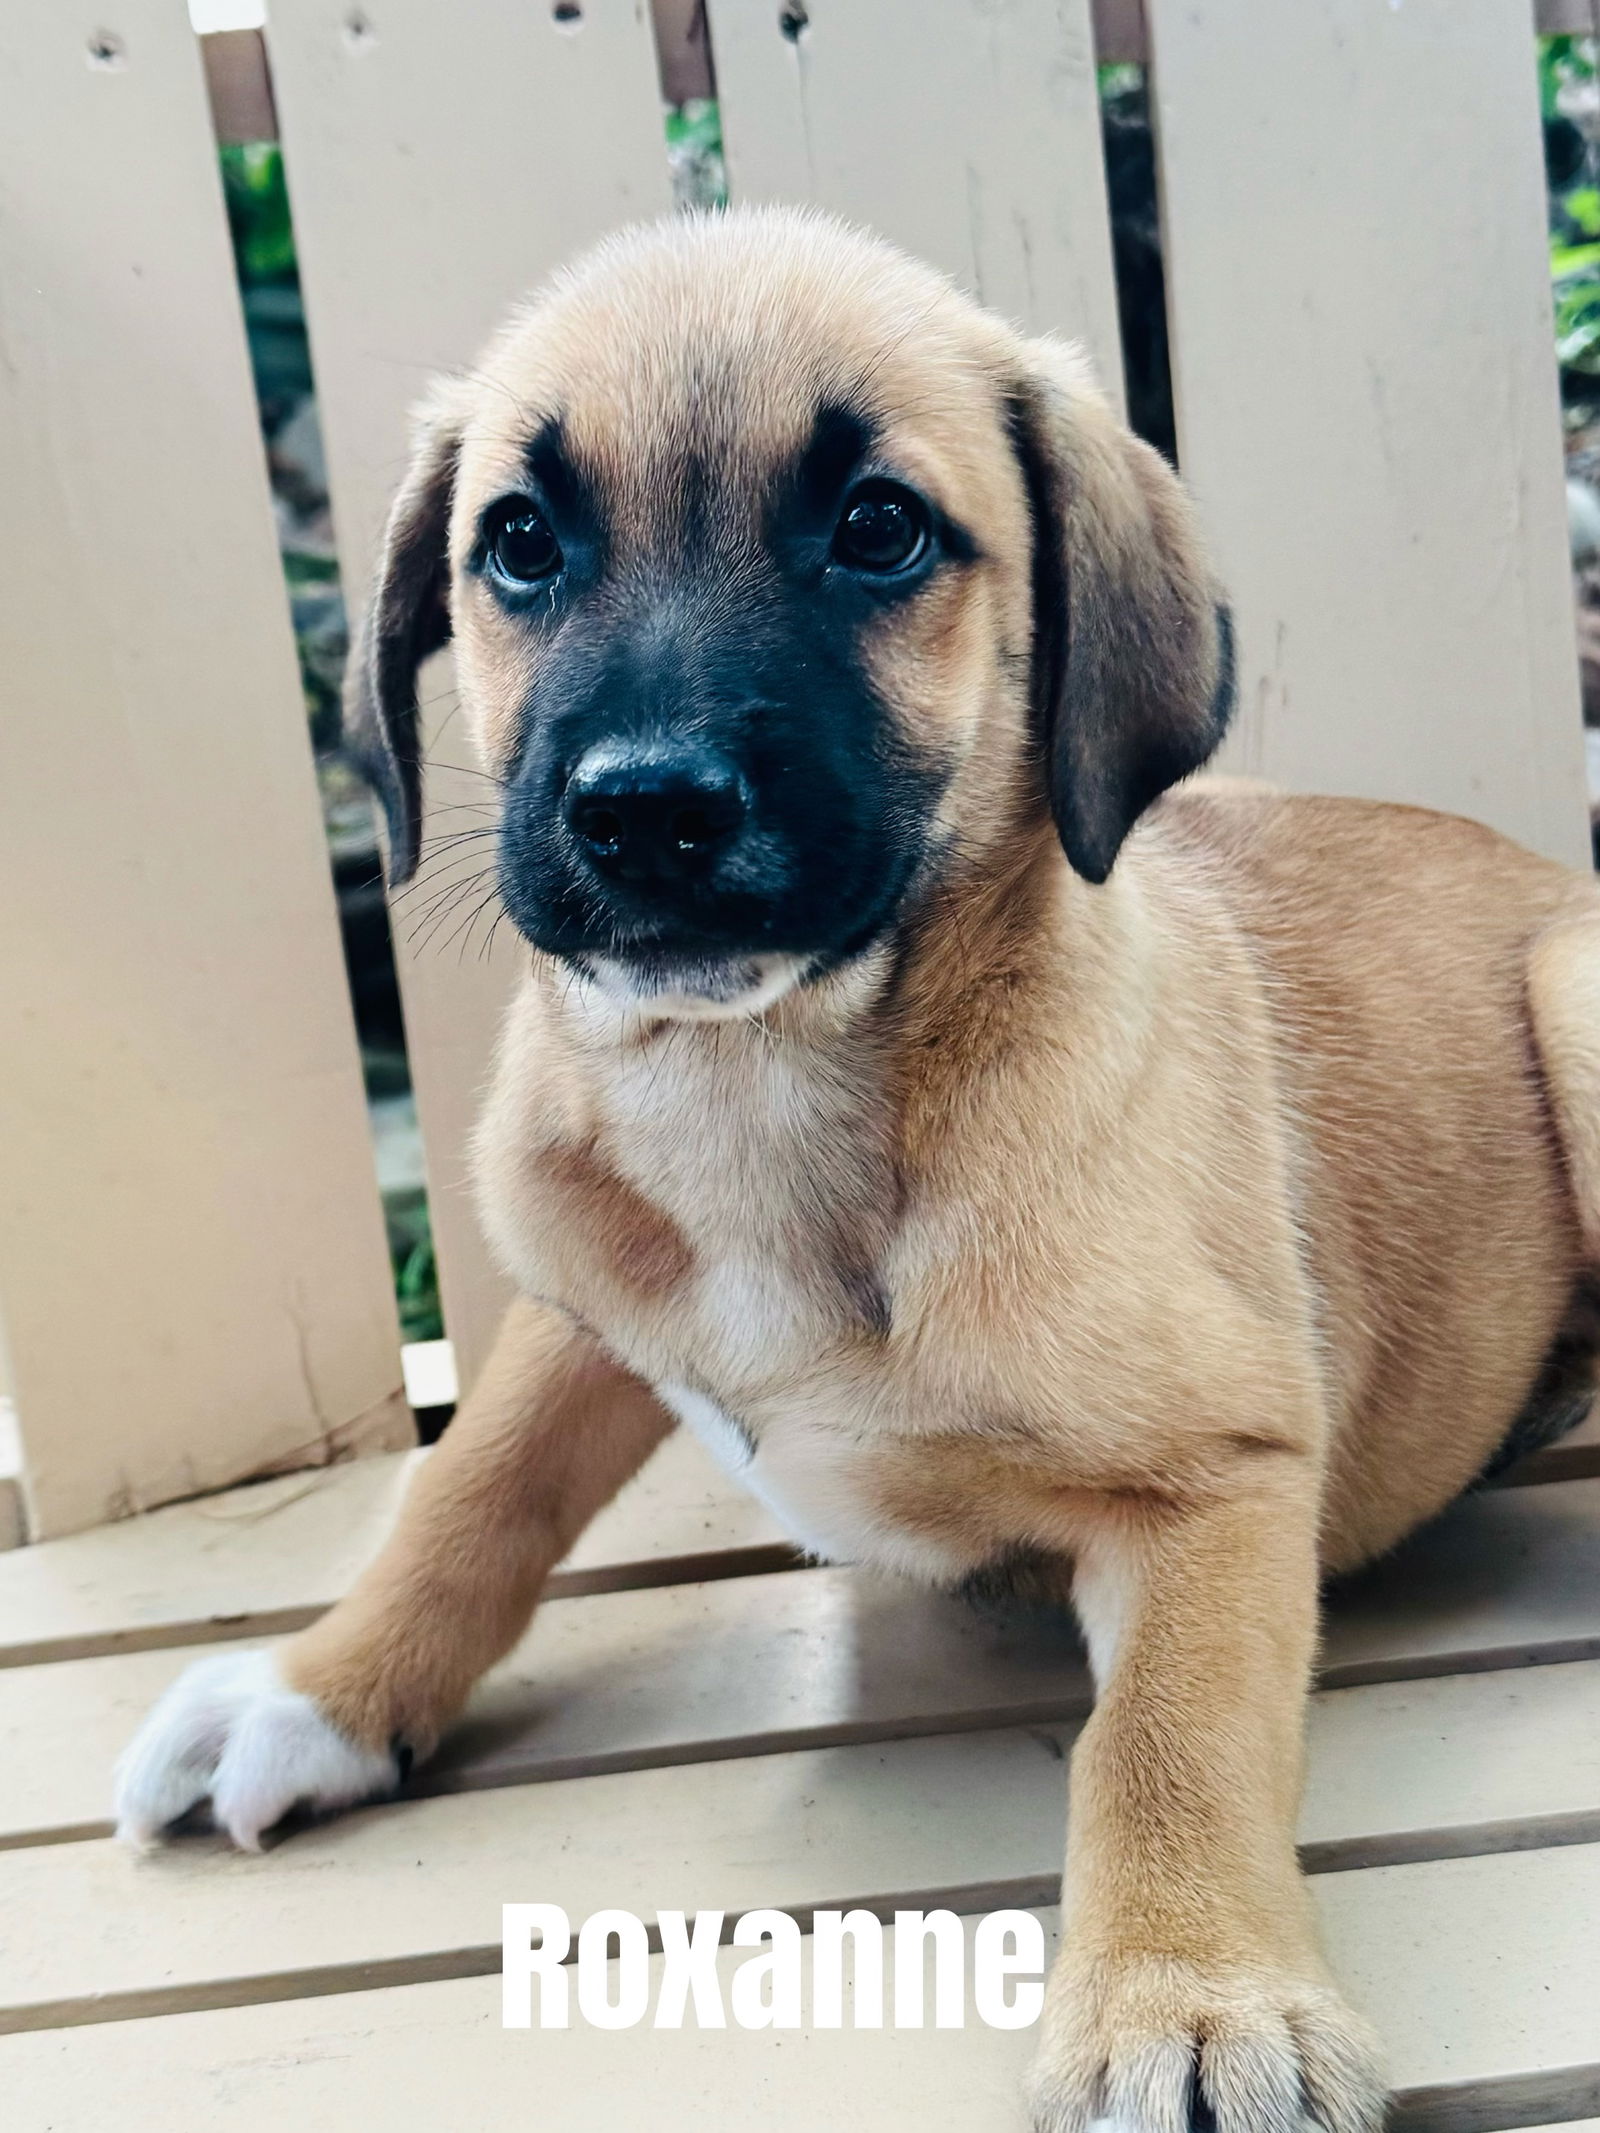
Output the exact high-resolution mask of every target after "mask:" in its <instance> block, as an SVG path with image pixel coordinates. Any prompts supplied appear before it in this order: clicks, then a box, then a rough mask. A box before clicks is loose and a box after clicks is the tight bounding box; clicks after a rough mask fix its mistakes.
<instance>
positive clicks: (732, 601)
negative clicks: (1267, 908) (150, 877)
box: [350, 211, 1231, 1014]
mask: <svg viewBox="0 0 1600 2133" xmlns="http://www.w3.org/2000/svg"><path fill="white" fill-rule="evenodd" d="M449 637H453V639H454V643H455V652H456V660H457V668H458V676H459V681H460V687H461V695H462V703H463V708H464V713H465V716H466V718H467V720H468V722H469V724H470V727H471V730H472V733H473V735H474V739H475V742H476V745H477V747H478V749H479V751H480V754H481V757H482V759H483V761H484V763H485V765H486V767H488V768H489V769H490V770H492V771H493V772H494V773H495V774H496V776H497V777H498V778H499V779H500V780H501V781H502V783H503V789H504V801H505V809H504V820H503V827H502V838H501V876H502V889H503V895H504V900H505V903H506V906H507V909H508V911H509V913H510V915H511V917H512V918H513V920H514V921H515V923H516V924H517V925H518V927H519V928H520V929H521V931H522V932H523V933H524V934H525V935H526V936H527V938H528V939H529V940H530V941H531V942H533V944H534V945H535V946H536V947H538V948H540V949H542V950H544V951H546V952H548V953H550V954H552V955H555V956H559V957H562V958H564V959H566V960H567V961H569V962H571V963H573V964H575V965H577V966H578V967H579V968H581V969H583V970H584V971H586V972H587V973H589V974H590V975H591V976H594V977H596V978H598V979H599V980H600V981H601V982H602V983H603V984H604V985H605V986H606V987H607V988H608V989H610V990H611V991H613V992H616V993H618V994H621V995H623V996H625V997H627V998H629V999H631V1000H635V1001H638V1002H639V1003H641V1004H650V1005H651V1006H652V1007H653V1008H655V1009H656V1011H659V1012H678V1013H684V1014H692V1013H731V1012H744V1011H748V1010H749V1009H750V1008H751V1007H752V1006H755V1005H760V1004H762V1003H764V1002H765V1001H767V1000H770V999H772V998H775V997H776V996H777V995H778V993H780V992H781V991H783V990H784V989H786V988H787V987H788V986H789V985H791V984H794V983H798V982H804V981H806V980H808V979H811V978H815V977H817V976H819V975H820V974H822V973H824V972H826V971H828V970H830V969H833V968H835V967H837V966H838V965H839V964H840V963H842V962H845V961H847V960H849V959H850V958H852V957H854V956H856V955H859V954H860V953H862V952H863V951H864V950H865V949H867V948H868V947H870V946H871V945H873V944H874V943H876V942H878V941H880V940H882V939H883V938H884V937H885V936H887V935H888V934H889V933H891V932H892V931H893V930H894V929H895V928H896V926H897V925H898V924H900V923H901V922H902V921H903V920H904V919H905V918H906V917H907V916H908V914H909V912H910V909H911V907H912V906H914V904H915V903H916V901H917V900H918V899H919V898H920V897H922V896H923V895H925V894H926V893H927V891H928V889H929V887H930V885H931V884H933V883H934V882H937V881H940V880H949V879H955V878H957V877H958V876H959V873H960V870H961V869H962V868H963V867H965V866H970V865H972V864H974V863H982V862H984V861H985V860H992V859H993V858H995V857H997V856H1003V854H1004V851H1005V848H1006V847H1007V846H1008V845H1009V844H1012V843H1014V842H1016V841H1017V840H1019V839H1023V838H1026V837H1028V836H1029V835H1030V832H1032V831H1033V830H1034V828H1035V827H1036V825H1037V824H1038V822H1040V821H1042V820H1044V819H1045V813H1046V810H1048V811H1049V814H1050V815H1053V817H1054V821H1055V824H1056V827H1057V829H1058V831H1059V834H1060V840H1061V844H1062V847H1063V848H1064V850H1065V853H1066V857H1067V859H1068V860H1069V861H1070V862H1071V864H1072V866H1073V867H1075V868H1076V869H1077V871H1078V872H1079V873H1080V874H1081V875H1083V876H1084V877H1085V878H1086V879H1087V880H1089V881H1091V882H1097V883H1098V882H1101V881H1103V880H1104V879H1105V877H1106V875H1107V874H1108V873H1109V871H1110V869H1111V866H1112V863H1113V861H1114V860H1115V858H1116V855H1117V852H1118V849H1119V847H1120V846H1121V844H1122V842H1123V840H1124V838H1125V837H1126V836H1127V834H1128V831H1129V830H1130V829H1131V827H1132V826H1133V823H1134V822H1135V820H1136V819H1137V817H1138V816H1139V814H1140V813H1141V812H1142V811H1143V809H1144V808H1145V807H1146V806H1148V804H1149V803H1150V801H1151V800H1153V799H1154V798H1155V796H1156V795H1157V794H1158V793H1160V792H1161V791H1162V790H1163V789H1164V788H1165V787H1166V786H1168V785H1170V784H1172V783H1173V782H1174V780H1176V779H1178V778H1181V777H1183V776H1185V775H1186V774H1187V773H1188V772H1189V771H1192V770H1194V769H1196V768H1197V767H1198V766H1199V765H1200V764H1201V763H1202V762H1203V761H1204V760H1205V758H1206V757H1207V756H1208V755H1209V754H1210V753H1211V750H1212V749H1213V747H1214V746H1215V745H1216V743H1217V740H1218V739H1219V737H1220V735H1221V732H1222V729H1223V726H1224V724H1225V722H1226V717H1227V712H1228V708H1229V700H1230V696H1231V650H1230V643H1229V633H1228V624H1227V619H1226V613H1225V611H1224V610H1223V609H1222V608H1221V606H1220V605H1219V603H1218V599H1217V596H1216V592H1215V589H1214V586H1213V584H1212V581H1211V577H1210V572H1209V570H1208V568H1207V565H1206V563H1205V560H1204V557H1203V555H1202V553H1201V551H1200V548H1199V546H1198V543H1197V540H1196V536H1195V534H1194V531H1193V528H1192V526H1191V523H1190V517H1189V511H1188V507H1187V504H1186V502H1185V499H1184V497H1183V494H1182V491H1181V490H1180V489H1179V487H1178V484H1177V482H1176V481H1175V479H1174V478H1173V476H1172V475H1171V473H1170V472H1169V471H1168V469H1167V468H1166V466H1165V464H1164V463H1163V462H1162V461H1161V460H1160V459H1159V458H1158V457H1157V455H1156V454H1154V453H1153V452H1151V451H1150V450H1148V449H1147V448H1146V447H1145V446H1143V445H1141V444H1139V443H1138V442H1137V441H1136V440H1135V439H1134V438H1132V437H1131V436H1130V435H1129V434H1128V432H1127V431H1126V430H1125V429H1123V427H1122V426H1121V425H1120V423H1118V422H1117V420H1116V419H1115V417H1114V416H1113V415H1112V413H1111V412H1110V410H1109V408H1108V406H1107V404H1106V403H1105V401H1104V400H1103V399H1102V398H1101V396H1100V395H1099V394H1098V393H1097V392H1096V390H1095V389H1094V387H1093V386H1092V384H1091V383H1090V382H1089V380H1088V377H1087V374H1086V372H1085V371H1084V369H1083V367H1082V365H1081V363H1080V361H1079V359H1078V358H1077V356H1076V355H1075V354H1074V353H1073V352H1072V351H1071V350H1070V349H1067V348H1065V347H1062V346H1060V345H1058V344H1056V343H1052V342H1044V341H1029V340H1026V339H1024V338H1022V337H1021V336H1020V335H1018V334H1017V333H1015V332H1014V331H1012V330H1011V329H1010V328H1009V327H1007V326H1005V325H1004V324H1002V323H1001V322H1000V321H998V320H997V319H994V318H992V317H991V316H989V315H988V314H987V313H985V312H983V311H981V310H980V309H978V307H977V306H975V305H973V304H971V303H970V302H968V301H967V300H966V299H965V298H963V297H961V296H960V295H959V294H958V293H957V292H956V291H955V290H954V289H953V288H952V287H951V286H950V285H949V284H948V283H947V282H946V281H944V280H943V279H942V278H941V277H939V276H938V275H936V274H934V273H932V272H931V271H929V270H928V269H926V268H923V267H919V266H917V265H915V264H913V263H912V262H911V261H909V260H907V259H905V258H904V257H902V256H901V255H900V254H899V253H897V252H895V251H893V250H892V249H891V248H889V247H888V246H886V245H883V244H880V243H877V242H875V241H873V240H871V239H869V238H866V237H863V236H860V235H858V234H856V233H854V232H851V231H848V230H845V229H843V228H841V227H839V226H838V225H836V224H834V223H831V222H828V221H825V220H823V219H821V218H818V217H813V216H807V215H800V214H794V213H787V212H779V211H755V212H747V213H742V214H732V215H727V216H723V217H719V218H715V219H707V220H701V221H678V222H673V223H670V224H667V225H664V226H662V227H659V228H656V229H650V230H644V231H637V232H632V233H629V234H628V235H625V236H623V237H620V238H617V239H615V240H613V241H612V242H610V243H609V244H607V245H605V246H603V247H602V248H601V249H600V250H599V251H598V252H596V253H594V254H593V255H591V256H590V258H589V259H587V260H586V261H585V262H583V263H582V264H581V265H579V266H578V267H577V268H576V269H575V270H573V271H572V272H571V273H569V274H567V275H566V276H565V277H563V278H562V279H561V280H559V281H558V282H557V283H556V284H555V285H554V286H553V287H552V288H551V289H550V290H549V291H548V292H547V293H546V294H544V295H543V296H541V297H540V298H539V299H538V300H537V301H536V302H535V303H534V304H533V305H531V306H530V307H529V308H528V309H527V310H525V311H524V312H522V313H521V314H519V315H518V316H517V317H516V318H515V319H513V320H512V322H511V323H510V324H509V325H508V326H507V327H506V328H505V329H504V330H503V332H502V333H501V334H500V336H499V338H498V339H497V340H496V341H495V342H494V343H493V344H492V345H491V347H490V348H489V350H488V351H487V353H486V355H485V356H484V358H483V360H482V362H481V363H480V364H479V366H478V368H477V369H476V370H475V371H474V372H473V373H471V374H470V375H469V376H467V377H465V378H463V379H460V380H452V381H450V382H449V383H448V384H446V385H444V386H442V387H441V388H440V389H439V391H438V392H437V394H436V396H435V398H434V400H433V401H432V403H431V404H430V406H429V407H428V408H427V409H426V410H425V411H424V414H423V417H422V421H421V425H420V433H419V438H418V443H417V449H416V455H415V458H414V461H413V464H412V467H411V471H410V473H409V475H408V476H407V479H406V481H405V484H404V486H403V487H402V489H401V492H400V495H399V497H398V498H397V500H396V502H395V505H394V509H393V511H392V513H391V516H390V520H389V525H388V530H387V534H386V537H385V541H384V546H383V552H382V555H381V557H380V562H379V569H378V574H377V582H376V588H375V591H374V595H373V600H372V606H371V610H370V613H369V616H368V620H367V625H366V629H365V633H364V637H363V641H362V645H361V649H360V652H359V655H358V657H357V660H356V661H355V662H354V664H353V668H352V679H351V692H350V693H351V713H352V726H353V730H354V734H355V737H356V740H357V744H358V748H359V750H360V752H361V753H362V755H363V756H364V758H365V760H366V763H367V765H368V767H369V769H370V772H371V774H372V776H373V778H374V781H375V783H376V784H377V786H378V789H379V791H380V793H381V795H382V798H383V800H384V803H385V807H386V810H387V814H388V821H389V832H390V870H391V875H392V876H393V877H394V878H396V879H400V880H403V879H404V878H406V876H407V875H408V874H409V873H410V872H411V870H412V869H413V867H414V865H415V863H416V856H417V842H418V833H419V811H420V776H419V770H418V761H417V738H416V724H417V703H416V670H417V666H418V664H419V662H420V661H421V660H422V658H423V657H424V656H425V655H426V654H427V653H428V652H430V651H432V650H434V649H436V648H437V647H438V646H439V645H440V644H442V643H443V642H444V641H445V640H446V638H449Z"/></svg>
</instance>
